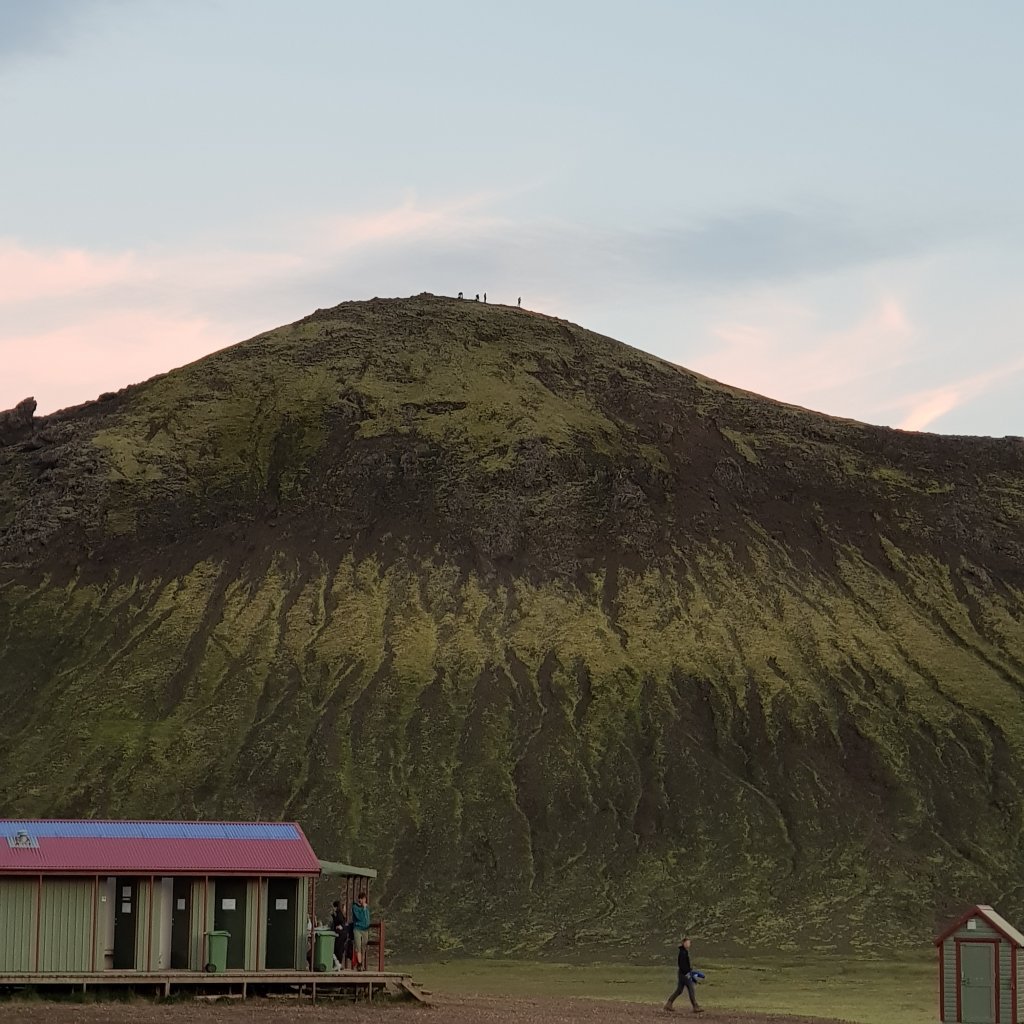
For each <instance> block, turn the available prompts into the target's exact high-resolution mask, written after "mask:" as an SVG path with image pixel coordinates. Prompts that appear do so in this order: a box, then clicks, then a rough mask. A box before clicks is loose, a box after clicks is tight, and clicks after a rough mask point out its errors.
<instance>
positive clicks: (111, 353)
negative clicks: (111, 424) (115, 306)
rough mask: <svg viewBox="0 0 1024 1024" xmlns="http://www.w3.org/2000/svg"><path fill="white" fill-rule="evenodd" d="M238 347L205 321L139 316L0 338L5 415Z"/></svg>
mask: <svg viewBox="0 0 1024 1024" xmlns="http://www.w3.org/2000/svg"><path fill="white" fill-rule="evenodd" d="M235 340H237V339H236V338H235V337H233V336H232V335H231V334H229V333H227V332H226V331H225V330H224V329H223V327H221V326H218V325H217V324H214V323H212V322H210V321H209V320H206V319H204V318H202V317H196V316H181V317H174V316H171V315H162V314H159V313H150V312H145V311H139V310H126V309H121V310H113V311H109V312H103V313H100V314H98V315H96V316H94V317H92V318H88V319H85V320H83V321H82V322H81V323H79V324H76V325H74V326H64V327H59V328H56V329H54V330H51V331H47V332H43V333H39V334H31V335H26V336H14V337H5V338H0V363H2V365H3V368H4V375H3V379H2V381H0V409H6V408H9V407H10V406H12V405H14V404H15V403H16V402H18V401H20V400H21V399H22V398H26V397H28V396H29V395H32V396H35V397H36V398H37V399H39V401H40V405H41V411H50V410H53V409H59V408H63V407H66V406H69V405H78V404H80V403H81V402H83V401H85V400H87V399H89V398H95V397H97V396H98V395H99V394H101V393H102V392H104V391H116V390H118V389H119V388H122V387H124V386H125V385H127V384H133V383H136V382H138V381H141V380H146V379H148V378H149V377H152V376H155V375H156V374H158V373H163V372H164V371H166V370H169V369H171V368H172V367H174V366H182V365H183V364H185V363H188V362H191V361H192V360H194V359H198V358H199V357H200V356H203V355H206V354H207V353H209V352H212V351H214V350H215V349H218V348H222V347H224V346H225V345H228V344H230V343H231V342H233V341H235Z"/></svg>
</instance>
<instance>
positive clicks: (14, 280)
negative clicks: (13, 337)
mask: <svg viewBox="0 0 1024 1024" xmlns="http://www.w3.org/2000/svg"><path fill="white" fill-rule="evenodd" d="M144 273H145V271H144V269H143V268H141V267H140V266H139V263H138V261H137V259H136V258H135V256H134V255H133V254H132V253H127V252H126V253H115V254H113V255H108V254H104V253H95V252H89V251H87V250H85V249H43V250H38V249H29V248H26V247H25V246H23V245H19V244H18V243H17V242H14V241H11V240H9V239H8V240H4V239H0V305H4V304H7V303H14V302H31V301H33V300H35V299H41V298H55V297H57V296H63V295H71V294H74V293H76V292H84V291H91V290H94V289H97V288H103V287H108V286H110V285H114V284H124V283H126V282H129V281H132V280H137V279H138V277H139V276H140V274H144Z"/></svg>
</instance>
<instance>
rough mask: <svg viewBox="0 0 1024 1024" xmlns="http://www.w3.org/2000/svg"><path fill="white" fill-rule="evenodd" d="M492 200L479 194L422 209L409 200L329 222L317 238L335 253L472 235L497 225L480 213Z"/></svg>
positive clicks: (484, 194) (492, 198)
mask: <svg viewBox="0 0 1024 1024" xmlns="http://www.w3.org/2000/svg"><path fill="white" fill-rule="evenodd" d="M495 198H496V196H495V195H494V194H492V193H487V192H480V193H476V194H474V195H471V196H466V197H465V198H462V199H458V200H455V201H452V202H448V203H440V204H436V205H433V206H421V205H420V204H419V203H418V202H417V200H416V199H415V197H413V196H409V197H407V198H406V199H405V201H404V202H403V203H401V204H400V205H399V206H396V207H394V208H393V209H390V210H385V211H383V212H381V213H372V214H368V215H364V216H358V217H331V218H328V219H327V221H326V222H325V224H324V228H323V230H322V232H321V235H320V237H321V240H322V244H323V245H324V246H325V247H326V248H327V249H328V250H330V251H337V250H339V249H342V250H343V249H348V248H353V247H358V246H362V245H368V244H375V243H380V242H396V241H403V240H408V239H412V238H417V237H422V236H423V235H426V234H431V235H438V234H451V233H475V232H478V231H481V230H483V229H484V228H486V227H489V226H493V225H495V224H498V223H500V221H499V220H498V219H497V218H493V217H488V216H485V215H484V214H483V212H482V210H483V208H484V207H485V206H487V205H489V204H491V203H493V202H494V200H495Z"/></svg>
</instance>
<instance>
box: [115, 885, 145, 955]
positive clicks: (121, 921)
mask: <svg viewBox="0 0 1024 1024" xmlns="http://www.w3.org/2000/svg"><path fill="white" fill-rule="evenodd" d="M116 882H117V887H116V888H115V889H114V962H113V967H114V970H115V971H134V970H135V937H136V935H137V934H138V928H139V880H138V879H137V878H118V879H117V880H116Z"/></svg>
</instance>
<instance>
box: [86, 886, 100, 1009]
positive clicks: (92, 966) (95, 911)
mask: <svg viewBox="0 0 1024 1024" xmlns="http://www.w3.org/2000/svg"><path fill="white" fill-rule="evenodd" d="M99 902H100V876H99V875H96V876H95V877H94V878H93V880H92V937H91V939H90V941H89V970H90V971H95V970H96V924H97V919H98V918H99ZM82 991H83V992H84V991H85V988H84V984H83V988H82Z"/></svg>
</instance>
